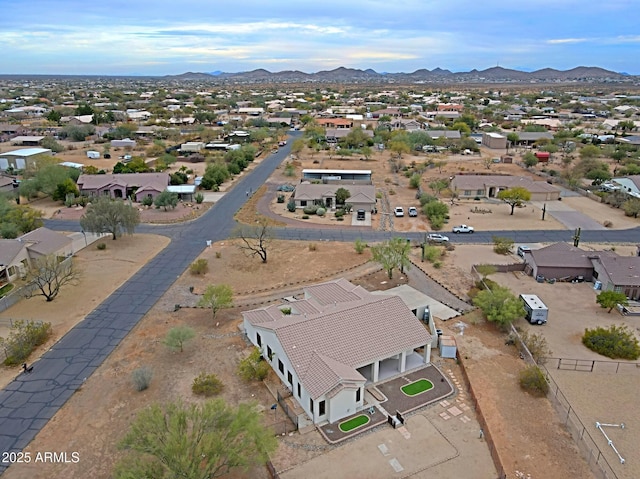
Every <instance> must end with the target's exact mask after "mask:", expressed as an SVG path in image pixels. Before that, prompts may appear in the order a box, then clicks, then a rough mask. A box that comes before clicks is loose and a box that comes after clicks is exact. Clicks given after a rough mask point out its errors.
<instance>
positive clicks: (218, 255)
mask: <svg viewBox="0 0 640 479" xmlns="http://www.w3.org/2000/svg"><path fill="white" fill-rule="evenodd" d="M216 258H217V259H220V258H222V251H216Z"/></svg>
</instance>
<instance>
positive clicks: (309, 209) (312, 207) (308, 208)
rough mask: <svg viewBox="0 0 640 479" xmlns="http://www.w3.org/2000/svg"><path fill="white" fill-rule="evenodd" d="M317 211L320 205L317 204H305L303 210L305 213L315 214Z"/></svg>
mask: <svg viewBox="0 0 640 479" xmlns="http://www.w3.org/2000/svg"><path fill="white" fill-rule="evenodd" d="M316 211H318V206H317V205H309V206H305V207H304V208H303V209H302V212H303V213H304V214H305V215H315V214H316Z"/></svg>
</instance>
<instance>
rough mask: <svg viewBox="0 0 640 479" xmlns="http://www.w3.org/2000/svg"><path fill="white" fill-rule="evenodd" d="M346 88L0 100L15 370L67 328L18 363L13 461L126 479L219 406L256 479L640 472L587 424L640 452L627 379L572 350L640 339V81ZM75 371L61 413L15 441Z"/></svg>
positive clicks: (223, 82) (257, 86)
mask: <svg viewBox="0 0 640 479" xmlns="http://www.w3.org/2000/svg"><path fill="white" fill-rule="evenodd" d="M267 73H268V72H267ZM342 75H344V72H341V71H336V72H334V76H332V75H328V76H327V77H326V78H328V79H329V80H330V81H329V80H327V79H325V80H322V81H317V82H316V81H313V82H312V81H308V82H306V81H305V82H283V83H273V82H266V81H263V79H264V78H266V77H268V75H267V74H266V73H260V74H258V73H256V75H255V76H254V77H251V76H249V78H248V79H246V78H245V79H243V80H242V81H240V80H239V78H236V80H234V81H231V80H230V79H228V78H226V79H225V78H216V77H213V78H208V77H198V76H195V77H187V78H185V79H175V78H169V77H167V78H161V77H158V78H139V79H136V80H135V81H133V80H132V79H131V78H125V77H122V78H119V77H114V78H113V79H112V80H111V81H109V82H105V83H98V82H93V81H86V82H85V81H80V80H78V79H74V78H69V79H65V80H58V79H51V78H47V77H43V78H35V77H33V78H26V79H19V80H18V79H12V78H2V77H0V139H1V140H2V141H1V142H0V191H2V198H1V202H2V203H0V337H2V338H3V342H2V343H1V344H2V351H4V355H5V358H7V359H8V360H9V362H8V363H7V362H5V364H9V363H11V361H12V359H11V358H12V357H13V356H12V354H10V351H13V350H11V349H10V348H9V343H10V341H11V340H12V338H15V337H17V336H16V335H17V332H16V331H17V329H16V328H20V327H24V326H23V324H28V325H30V326H38V327H43V328H44V329H46V330H47V331H49V332H48V333H47V334H48V336H47V337H46V338H45V339H44V340H42V342H40V343H39V344H37V345H35V344H34V345H33V346H32V349H30V350H29V351H28V353H26V354H27V355H26V356H24V359H21V360H20V361H17V362H16V361H14V362H13V363H11V365H7V366H3V367H2V368H0V381H1V383H0V384H1V385H2V387H3V392H0V397H2V398H3V401H5V402H4V404H7V405H9V406H10V407H11V408H12V409H11V410H9V408H7V409H6V411H7V412H6V413H0V425H1V427H2V429H3V431H4V430H5V427H6V428H9V429H11V432H10V435H9V436H7V438H8V439H7V444H8V446H7V448H13V449H15V448H16V447H17V445H18V444H19V445H20V448H21V449H24V448H31V449H25V450H35V449H42V450H44V449H45V448H47V447H53V446H51V445H52V444H53V445H57V444H64V445H65V446H64V447H67V446H66V445H68V444H71V443H72V441H78V443H82V444H81V445H80V446H78V447H79V448H80V449H81V454H82V455H83V457H87V458H90V459H87V460H86V462H83V464H80V465H79V466H73V465H70V464H67V465H63V464H60V465H56V466H55V469H52V470H53V471H54V472H53V473H52V476H51V477H80V476H82V475H84V477H111V475H112V471H114V468H115V467H116V464H121V461H125V460H126V457H129V456H127V455H126V454H125V453H124V452H123V451H122V450H121V449H120V448H119V446H118V445H119V444H120V443H121V441H122V440H123V437H124V435H125V434H126V431H127V430H128V429H129V428H130V425H131V422H132V421H133V420H134V418H135V417H137V416H138V415H139V414H143V411H145V410H146V408H147V406H150V405H151V404H159V405H166V404H174V402H176V404H177V401H182V402H183V403H185V404H193V405H201V404H213V403H209V401H214V402H215V401H218V400H224V401H225V404H227V405H240V406H242V405H251V406H250V408H251V409H250V411H251V413H250V417H251V418H253V419H252V420H254V419H255V421H256V424H258V425H259V428H258V427H256V430H258V431H266V432H265V433H264V434H265V437H268V438H269V440H268V441H267V440H265V442H264V444H265V450H268V453H267V454H266V455H265V456H256V462H255V463H253V462H252V463H251V465H250V466H248V467H249V469H248V471H249V472H247V474H249V475H250V476H251V477H260V478H267V477H282V478H294V477H316V476H314V475H313V474H314V472H313V470H315V471H319V470H324V469H326V471H327V474H330V475H326V474H325V475H322V474H319V473H318V474H317V477H365V476H363V474H365V475H366V477H401V475H402V474H404V473H406V474H408V475H414V476H415V477H423V476H421V475H420V474H423V473H424V474H427V475H429V476H428V477H431V475H433V477H436V476H438V477H439V476H442V477H467V476H466V475H465V474H466V473H467V472H468V471H469V470H470V468H472V467H475V466H474V465H476V464H477V468H478V469H477V470H478V471H479V472H478V477H501V478H503V477H519V476H517V475H516V474H517V473H519V472H526V473H527V474H531V477H538V476H539V477H554V476H553V474H560V475H562V477H577V476H578V475H579V476H580V477H591V476H590V474H593V477H618V478H627V477H629V478H631V477H635V476H637V474H636V472H637V473H638V474H640V465H635V464H634V463H633V461H632V460H631V459H628V460H627V461H626V463H625V464H624V466H622V465H621V464H620V463H619V461H618V462H617V463H616V460H617V457H616V456H615V455H613V456H612V454H614V453H613V452H612V449H611V448H610V447H609V444H608V443H607V440H606V439H603V438H602V437H601V435H600V431H599V430H598V429H595V428H592V427H590V425H592V423H595V421H605V420H607V421H619V422H622V421H624V422H625V424H627V425H628V427H627V428H625V432H624V434H625V435H626V436H625V437H622V436H616V438H615V439H614V442H615V444H617V445H619V447H620V451H624V452H621V454H625V455H626V456H627V457H631V456H632V453H630V451H632V450H633V449H632V444H633V441H634V440H636V438H637V439H640V436H637V435H636V434H635V432H633V431H635V430H636V429H634V428H633V427H632V426H634V425H636V424H635V422H634V421H635V419H634V418H633V417H632V415H630V414H629V413H628V409H626V408H625V407H623V406H618V404H623V403H624V401H626V400H627V399H628V397H629V396H628V395H627V394H631V393H632V392H633V391H634V390H635V389H634V388H635V385H636V384H637V382H636V376H637V374H636V373H635V369H634V368H636V367H637V364H638V362H637V358H636V359H633V358H631V357H629V358H627V357H610V356H606V355H604V354H603V353H600V352H599V351H595V350H592V349H590V348H588V347H587V346H586V345H585V343H584V341H583V336H584V335H586V332H585V328H593V330H594V331H596V332H598V331H599V328H600V329H606V330H607V331H608V332H611V331H613V332H614V333H616V334H617V332H618V331H619V330H622V331H623V332H626V334H628V337H629V338H630V341H631V342H632V343H633V341H632V340H637V338H638V334H637V327H636V326H635V323H634V321H635V317H636V315H637V314H640V313H639V312H640V303H639V302H640V283H639V281H640V280H639V279H638V275H637V274H636V273H635V271H636V270H637V269H638V268H640V263H639V261H640V260H639V258H640V256H639V253H638V244H639V241H638V236H637V228H638V227H640V223H639V221H640V220H639V219H638V215H639V214H640V200H639V198H640V180H639V178H640V150H639V149H638V141H637V137H638V128H639V127H640V93H639V92H638V88H637V86H636V85H635V84H633V83H629V82H627V81H626V79H624V78H621V79H619V81H615V82H614V81H612V82H610V83H609V82H606V81H604V80H602V81H596V82H594V81H592V80H591V79H588V80H586V79H585V80H579V81H576V82H573V81H566V82H565V81H559V80H558V81H544V82H543V81H535V82H524V81H522V82H514V84H511V83H510V82H507V83H504V84H503V83H497V82H494V81H483V82H480V83H470V84H467V83H458V82H457V81H456V82H449V83H444V84H438V87H437V88H436V87H435V85H434V84H433V83H430V82H424V81H422V80H417V81H403V82H398V83H395V82H391V81H390V80H388V79H387V80H385V82H379V81H378V80H376V81H373V80H372V81H370V82H350V81H346V80H340V81H338V80H337V79H340V78H344V77H343V76H342ZM243 78H244V77H243ZM389 78H391V77H389ZM396 78H398V77H396ZM474 78H475V77H474ZM45 100H46V101H45ZM470 233H473V234H470ZM107 240H108V241H107ZM45 263H47V264H49V265H50V266H48V267H45V266H43V265H44V264H45ZM51 265H53V266H51ZM45 272H47V273H49V279H48V280H47V279H46V278H44V279H43V276H46V275H45V274H44V273H45ZM71 273H74V274H71ZM75 273H77V274H75ZM66 276H69V280H68V281H62V282H60V281H59V279H61V278H65V277H66ZM52 278H53V279H52ZM43 282H44V284H45V285H46V286H51V285H53V286H57V287H56V288H53V289H55V294H54V295H53V296H52V297H47V296H45V298H44V299H43V298H42V297H39V296H38V295H37V293H38V289H37V285H38V284H41V283H43ZM56 282H58V283H56ZM45 291H47V290H46V288H45ZM602 295H604V296H602ZM533 296H535V297H536V298H538V299H539V300H540V301H539V302H540V304H544V305H545V308H546V311H547V312H548V317H545V320H544V321H540V323H539V324H537V323H536V322H535V321H533V322H532V321H531V320H529V319H527V315H529V316H531V314H530V312H526V311H525V310H524V309H522V301H521V300H520V298H522V297H524V298H528V297H533ZM487 297H488V298H491V297H494V298H499V299H500V301H501V303H500V305H509V307H508V308H507V307H505V311H506V312H503V311H502V310H501V309H500V307H497V306H496V307H495V308H494V307H493V304H492V303H491V301H490V300H489V299H487ZM225 298H226V299H225ZM542 301H544V303H542ZM492 308H493V309H492ZM496 310H499V314H497V313H495V311H496ZM503 314H504V316H508V318H507V319H504V317H503ZM503 319H504V321H505V322H504V323H503V322H501V321H502V320H503ZM21 321H26V322H27V323H22V322H21ZM49 323H50V326H47V324H49ZM618 328H620V329H618ZM12 334H13V336H12ZM176 338H177V339H176ZM532 338H533V339H532ZM540 344H542V345H543V346H545V347H542V346H540V347H539V348H538V345H540ZM537 348H538V349H537ZM630 348H631V349H633V347H632V346H631V347H630ZM62 352H64V354H65V359H64V361H63V362H60V363H59V362H58V361H59V355H60V354H63V353H62ZM85 355H92V356H91V358H89V356H86V359H85ZM20 357H23V356H20ZM63 363H64V364H63ZM23 364H24V367H23V368H22V369H20V368H21V365H23ZM49 364H52V365H55V368H54V367H53V366H48V365H49ZM75 364H77V365H78V366H77V367H76V366H73V365H75ZM72 366H73V367H74V368H75V369H73V371H71V369H66V368H72ZM29 367H32V368H33V369H31V371H30V372H28V370H29ZM56 368H59V369H56ZM612 368H613V369H615V370H616V371H623V372H622V373H618V372H616V373H615V374H611V370H612ZM585 369H588V370H589V372H583V370H585ZM54 370H55V371H58V370H60V371H63V370H64V371H65V372H64V373H63V372H61V373H60V374H59V375H57V376H56V375H55V374H57V373H55V374H54V373H50V371H54ZM69 371H70V372H69ZM532 371H533V372H532ZM525 373H529V374H537V376H534V379H535V378H538V379H540V378H542V381H541V382H542V384H543V385H540V383H534V386H535V388H541V389H540V390H538V389H535V388H534V389H531V384H530V383H529V382H527V381H525V379H526V378H525V379H523V377H524V374H525ZM63 376H64V378H67V377H68V378H69V379H68V381H67V380H66V379H65V381H67V382H64V388H63V389H64V392H60V398H61V399H60V400H58V402H57V403H56V404H57V406H56V407H57V409H56V411H57V414H60V416H59V417H61V418H63V419H62V420H58V421H44V422H42V424H40V422H38V425H37V427H36V425H35V423H33V424H34V425H33V426H30V427H29V428H28V434H27V433H24V434H23V432H22V431H20V430H18V429H20V427H19V426H16V425H15V423H14V422H13V419H12V418H13V417H14V415H16V414H23V413H22V412H19V408H22V409H21V410H23V409H24V408H26V407H28V408H32V407H33V408H36V407H39V406H26V405H25V404H26V403H24V404H23V403H20V402H19V399H20V398H22V397H23V396H22V394H25V396H24V397H25V398H26V397H27V396H26V395H27V394H41V393H39V392H38V391H34V390H33V389H32V388H31V385H32V384H34V381H35V380H37V381H49V380H60V381H62V380H61V379H60V378H62V377H63ZM593 378H598V380H599V381H600V382H601V383H602V385H603V386H602V388H601V389H597V393H595V392H594V393H593V394H601V395H603V396H604V395H607V399H608V401H610V404H611V405H612V406H611V409H612V411H614V412H615V414H614V415H615V418H612V419H607V418H606V417H605V414H604V412H603V411H602V409H601V408H600V404H605V403H607V401H602V402H598V401H589V397H590V396H589V397H587V395H585V394H584V391H585V390H589V389H588V388H587V386H585V385H584V382H585V381H586V382H587V383H589V382H590V381H593ZM200 381H202V382H204V383H205V384H206V387H204V386H202V383H201V382H200ZM608 381H612V383H609V382H608ZM613 381H617V382H616V383H615V386H613ZM61 384H62V382H61ZM604 384H607V385H608V386H607V387H605V386H604ZM544 385H547V389H544ZM14 386H15V387H16V388H18V389H17V390H19V391H20V395H21V396H20V398H17V396H16V395H13V394H14V393H13V391H14V389H13V388H14ZM589 387H591V385H590V386H589ZM138 388H139V389H138ZM202 388H204V389H207V388H211V389H212V390H215V392H213V393H211V395H212V396H214V398H213V399H212V398H211V396H207V395H204V396H202V397H201V396H200V393H198V392H196V391H199V390H202ZM612 391H615V392H616V393H615V394H614V393H613V392H612ZM3 394H4V395H5V396H2V395H3ZM42 394H44V393H42ZM207 394H209V393H208V392H207ZM29 397H31V396H29ZM559 397H560V398H562V399H561V400H558V399H557V398H559ZM11 398H13V399H11ZM16 398H17V399H16ZM63 399H64V400H63ZM14 400H15V401H17V402H15V403H14V402H13V401H14ZM38 401H40V397H39V396H38V400H37V401H36V400H31V399H30V400H29V404H36V405H39V404H44V402H38ZM567 405H569V406H567ZM574 405H575V406H574ZM94 407H95V409H96V410H95V412H93V413H92V414H88V413H87V411H90V410H92V408H94ZM123 410H126V411H127V413H126V414H124V413H122V412H121V411H123ZM9 411H10V412H9ZM29 411H33V414H32V413H31V412H29V414H32V415H33V417H34V418H39V417H40V416H39V415H40V414H42V415H43V416H42V417H45V416H46V417H47V418H49V416H47V415H46V414H48V413H44V412H42V411H41V410H40V409H38V410H37V411H36V410H35V409H33V410H32V409H29ZM2 414H5V415H4V416H3V415H2ZM25 414H26V413H25ZM230 414H231V413H230ZM246 414H249V413H246ZM247 417H249V416H247ZM541 418H544V419H545V420H544V421H542V420H541ZM567 418H570V419H567ZM28 421H32V419H29V420H28ZM33 421H36V419H33ZM80 422H85V423H86V427H85V426H84V425H83V424H79V423H80ZM30 424H31V423H30ZM72 425H73V428H74V430H73V431H72V430H70V428H71V427H72ZM639 427H640V425H639ZM97 428H101V430H102V431H103V434H102V435H101V436H100V438H98V437H97V436H96V435H95V433H94V432H95V429H97ZM9 429H7V430H9ZM247 429H249V428H247ZM594 429H595V430H594ZM36 430H38V431H43V433H42V434H40V435H36V434H35V433H34V434H31V432H33V431H36ZM638 430H640V429H638ZM92 431H93V432H92ZM567 431H569V432H570V434H567V433H566V432H567ZM243 433H244V430H243ZM25 434H26V435H25ZM532 435H535V437H536V441H538V442H539V443H540V444H541V445H542V446H540V449H539V451H544V453H543V452H539V451H531V450H530V447H529V446H530V442H531V436H532ZM599 435H600V436H599ZM0 436H1V435H0ZM27 436H28V440H27ZM256 437H257V436H256ZM260 437H262V436H260ZM260 437H258V438H257V439H256V440H262V439H260ZM630 437H631V438H633V439H628V438H630ZM74 438H75V439H74ZM574 438H575V439H574ZM271 439H273V441H271ZM100 441H101V443H100V444H99V442H100ZM60 447H62V446H60ZM68 447H71V446H70V445H69V446H68ZM74 447H75V446H74ZM92 448H93V449H95V450H98V449H100V448H103V449H100V450H104V451H106V452H104V453H103V454H102V455H101V456H100V457H98V456H97V454H96V453H95V452H91V451H90V449H92ZM254 449H255V448H254ZM427 449H428V450H429V451H430V454H424V451H425V450H427ZM582 450H588V452H587V454H586V457H583V456H584V455H581V452H580V451H582ZM455 451H457V453H456V452H455ZM495 451H498V453H496V452H495ZM254 452H255V451H254ZM252 454H253V453H252ZM252 457H253V456H252ZM529 457H533V458H534V459H531V460H530V459H529ZM552 457H553V459H552ZM593 457H601V458H603V459H599V461H598V462H597V463H594V461H593V459H592V458H593ZM353 458H357V460H354V459H353ZM590 458H591V459H590ZM91 461H93V462H91ZM90 464H95V466H93V465H90ZM353 464H355V466H354V465H353ZM558 464H561V465H560V466H559V465H558ZM36 467H37V466H36V465H35V464H31V465H12V466H11V467H8V468H6V471H4V474H6V475H7V477H9V478H12V477H25V476H24V475H25V474H30V473H34V474H35V473H37V472H39V470H38V469H37V468H36ZM73 467H76V469H75V471H76V472H73V471H74V469H73ZM118 467H120V466H118ZM558 468H562V471H561V472H558V470H559V469H558ZM98 469H100V471H102V472H98ZM310 471H311V472H310ZM363 471H364V472H363ZM403 471H404V472H403ZM421 471H422V472H421ZM603 471H604V472H603ZM359 474H360V475H359ZM571 474H574V476H571ZM614 474H615V475H614ZM36 477H37V476H36ZM424 477H427V476H426V475H424ZM522 477H527V476H522Z"/></svg>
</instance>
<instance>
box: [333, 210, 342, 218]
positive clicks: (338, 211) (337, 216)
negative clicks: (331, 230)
mask: <svg viewBox="0 0 640 479" xmlns="http://www.w3.org/2000/svg"><path fill="white" fill-rule="evenodd" d="M334 215H335V217H336V218H338V219H340V218H342V217H343V216H344V210H336V212H335V213H334Z"/></svg>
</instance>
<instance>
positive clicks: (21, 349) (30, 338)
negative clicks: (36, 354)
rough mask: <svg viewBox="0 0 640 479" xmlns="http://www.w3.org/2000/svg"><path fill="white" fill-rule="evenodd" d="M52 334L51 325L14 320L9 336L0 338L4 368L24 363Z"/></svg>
mask: <svg viewBox="0 0 640 479" xmlns="http://www.w3.org/2000/svg"><path fill="white" fill-rule="evenodd" d="M52 333H53V331H52V328H51V323H43V322H42V321H25V320H15V321H13V324H12V325H11V329H10V332H9V336H8V337H7V338H6V339H5V338H0V348H1V349H3V350H4V356H5V358H4V364H5V366H13V365H16V364H20V363H22V362H24V360H25V359H27V358H28V357H29V355H30V354H31V352H32V351H33V350H34V349H35V348H37V347H38V346H41V345H42V344H44V343H45V342H46V341H47V340H48V339H49V337H51V334H52Z"/></svg>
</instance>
